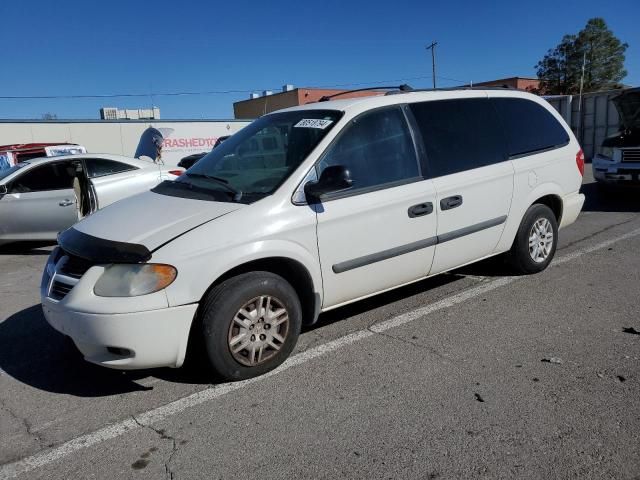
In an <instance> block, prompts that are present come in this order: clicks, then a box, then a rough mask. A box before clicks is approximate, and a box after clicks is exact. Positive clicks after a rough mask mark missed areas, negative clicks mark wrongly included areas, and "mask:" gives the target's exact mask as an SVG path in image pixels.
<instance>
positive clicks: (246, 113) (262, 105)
mask: <svg viewBox="0 0 640 480" xmlns="http://www.w3.org/2000/svg"><path fill="white" fill-rule="evenodd" d="M342 92H348V90H340V89H331V88H329V89H327V88H295V87H294V86H293V85H285V86H283V87H282V92H278V93H273V92H272V91H271V90H265V91H264V92H262V94H257V93H252V94H251V97H250V98H249V99H248V100H242V101H240V102H235V103H234V104H233V114H234V116H235V118H238V119H247V118H258V117H260V116H262V115H265V114H267V113H270V112H273V111H275V110H280V109H281V108H288V107H296V106H298V105H304V104H306V103H312V102H317V101H318V100H320V99H321V98H322V97H324V96H330V95H335V94H336V93H342ZM383 94H384V92H381V91H379V90H367V91H362V92H349V93H346V94H345V95H340V97H338V98H354V97H370V96H372V95H383Z"/></svg>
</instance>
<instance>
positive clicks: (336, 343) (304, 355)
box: [0, 228, 640, 479]
mask: <svg viewBox="0 0 640 480" xmlns="http://www.w3.org/2000/svg"><path fill="white" fill-rule="evenodd" d="M638 235H640V228H638V229H636V230H633V231H631V232H628V233H625V234H624V235H620V236H618V237H615V238H612V239H610V240H606V241H604V242H601V243H598V244H596V245H592V246H590V247H584V248H581V249H578V250H575V251H573V252H571V253H568V254H567V255H564V256H562V257H560V258H558V259H557V260H554V261H553V262H552V263H551V267H553V266H557V265H562V264H563V263H566V262H569V261H571V260H575V259H576V258H578V257H581V256H583V255H585V254H588V253H592V252H595V251H597V250H602V249H603V248H607V247H609V246H611V245H613V244H614V243H617V242H620V241H622V240H627V239H629V238H632V237H636V236H638ZM523 278H528V277H526V276H521V277H502V278H498V279H496V280H493V281H490V282H487V283H484V284H481V285H478V286H476V287H472V288H470V289H468V290H465V291H463V292H461V293H458V294H456V295H453V296H451V297H448V298H445V299H443V300H440V301H438V302H435V303H432V304H429V305H426V306H424V307H421V308H418V309H416V310H412V311H410V312H407V313H403V314H402V315H398V316H397V317H393V318H391V319H389V320H386V321H384V322H380V323H377V324H375V325H373V326H372V327H370V328H369V329H366V330H360V331H357V332H354V333H351V334H349V335H345V336H343V337H340V338H338V339H336V340H333V341H331V342H328V343H325V344H322V345H319V346H317V347H314V348H311V349H309V350H306V351H304V352H301V353H299V354H297V355H294V356H293V357H291V358H289V359H288V360H287V361H286V362H284V363H283V364H282V365H281V366H280V367H278V368H277V369H275V370H273V371H271V372H269V373H267V374H265V375H262V376H260V377H257V378H252V379H250V380H244V381H242V382H235V383H225V384H221V385H215V386H213V387H210V388H207V389H205V390H202V391H200V392H196V393H194V394H192V395H189V396H187V397H183V398H180V399H178V400H175V401H173V402H171V403H168V404H166V405H163V406H161V407H157V408H154V409H152V410H149V411H147V412H145V413H142V414H140V415H137V416H136V417H131V418H128V419H126V420H123V421H121V422H118V423H115V424H112V425H108V426H106V427H103V428H101V429H99V430H97V431H95V432H92V433H88V434H86V435H82V436H80V437H76V438H74V439H72V440H69V441H68V442H65V443H63V444H62V445H60V446H58V447H56V448H53V449H51V450H49V451H45V452H42V453H37V454H35V455H32V456H30V457H26V458H23V459H21V460H18V461H16V462H13V463H8V464H5V465H3V466H1V467H0V479H10V478H15V477H17V476H18V475H21V474H23V473H27V472H29V471H31V470H34V469H36V468H39V467H42V466H44V465H47V464H49V463H52V462H55V461H57V460H60V459H62V458H64V457H66V456H68V455H70V454H72V453H73V452H76V451H78V450H82V449H84V448H87V447H90V446H92V445H96V444H98V443H102V442H104V441H106V440H110V439H112V438H116V437H119V436H121V435H123V434H125V433H126V432H128V431H130V430H134V429H137V428H141V426H146V425H152V424H154V423H157V422H160V421H162V420H164V419H166V418H168V417H170V416H173V415H176V414H178V413H181V412H183V411H185V410H187V409H188V408H191V407H194V406H196V405H200V404H203V403H205V402H209V401H211V400H214V399H216V398H218V397H221V396H223V395H226V394H227V393H230V392H233V391H235V390H239V389H241V388H244V387H246V386H248V385H251V384H253V383H256V382H260V381H263V380H265V379H267V378H269V377H272V376H274V375H278V374H280V373H282V372H284V371H286V370H288V369H290V368H291V367H294V366H297V365H301V364H303V363H306V362H308V361H310V360H312V359H314V358H317V357H320V356H322V355H326V354H327V353H330V352H333V351H336V350H338V349H340V348H343V347H345V346H347V345H351V344H353V343H355V342H359V341H361V340H364V339H365V338H369V337H371V336H373V335H375V334H376V333H380V332H384V331H387V330H389V329H392V328H396V327H399V326H401V325H405V324H407V323H409V322H412V321H414V320H417V319H418V318H422V317H424V316H426V315H429V314H431V313H433V312H436V311H438V310H443V309H445V308H449V307H452V306H454V305H457V304H460V303H462V302H465V301H467V300H470V299H472V298H475V297H478V296H480V295H484V294H486V293H487V292H490V291H492V290H495V289H497V288H500V287H503V286H505V285H508V284H510V283H513V282H515V281H516V280H519V279H523Z"/></svg>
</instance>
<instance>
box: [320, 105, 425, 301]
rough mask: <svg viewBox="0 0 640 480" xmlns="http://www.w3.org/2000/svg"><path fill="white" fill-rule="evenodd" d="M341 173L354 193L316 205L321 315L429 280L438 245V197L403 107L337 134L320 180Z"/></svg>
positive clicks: (358, 120) (367, 115) (362, 119)
mask: <svg viewBox="0 0 640 480" xmlns="http://www.w3.org/2000/svg"><path fill="white" fill-rule="evenodd" d="M329 165H343V166H345V167H346V168H347V169H348V170H349V171H350V173H351V178H352V179H353V186H352V188H351V189H349V190H347V191H345V192H342V193H340V192H338V193H337V194H334V195H333V196H329V197H328V198H326V199H323V201H322V203H320V204H318V205H315V209H316V215H317V235H318V249H319V255H320V263H321V269H322V276H323V285H324V302H323V308H325V309H326V308H330V307H335V306H338V305H340V304H342V303H345V302H348V301H350V300H354V299H356V298H361V297H364V296H367V295H371V294H374V293H377V292H380V291H383V290H386V289H390V288H393V287H395V286H398V285H401V284H404V283H408V282H411V281H414V280H416V279H419V278H422V277H425V276H426V275H427V274H428V272H429V269H430V267H431V262H432V260H433V254H434V245H435V241H436V212H435V206H434V205H435V201H436V192H435V188H434V185H433V183H432V181H431V180H425V179H424V178H423V176H422V172H421V168H420V165H419V162H418V159H417V156H416V149H415V146H414V143H413V140H412V137H411V134H410V133H409V129H408V127H407V122H406V119H405V115H404V113H403V111H402V109H401V108H400V107H396V106H394V107H390V108H384V109H378V110H374V111H371V112H368V113H365V114H363V115H361V116H359V117H357V118H356V119H355V120H353V121H352V122H351V123H350V124H349V125H348V126H346V127H345V128H344V130H343V131H342V132H341V133H340V134H339V136H338V137H337V139H336V140H335V141H334V142H333V144H332V145H331V146H330V147H329V148H328V150H327V152H326V153H325V154H324V155H323V157H322V158H321V159H320V161H319V162H318V165H317V168H318V174H320V173H321V172H322V170H323V169H324V168H326V167H327V166H329Z"/></svg>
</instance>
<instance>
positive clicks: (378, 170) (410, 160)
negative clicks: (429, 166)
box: [318, 107, 420, 192]
mask: <svg viewBox="0 0 640 480" xmlns="http://www.w3.org/2000/svg"><path fill="white" fill-rule="evenodd" d="M331 165H343V166H345V167H346V168H347V169H348V170H349V171H350V172H351V178H352V180H353V189H352V190H351V191H354V192H355V191H358V190H362V189H373V188H376V187H380V186H382V185H386V184H394V183H396V182H402V181H406V180H410V179H413V178H417V177H419V176H420V170H419V168H418V160H417V158H416V152H415V148H414V145H413V140H412V138H411V134H410V133H409V129H408V126H407V122H406V120H405V117H404V113H402V111H401V110H400V109H399V108H397V107H393V108H385V109H381V110H374V111H372V112H369V113H365V114H363V115H361V116H359V117H357V118H356V119H355V120H353V121H352V123H351V124H350V125H349V126H347V127H345V130H344V132H343V133H342V134H341V135H340V137H338V140H337V141H336V142H335V143H334V144H333V145H331V147H329V149H328V150H327V152H326V153H325V155H324V156H323V157H322V159H321V160H320V162H319V164H318V174H321V173H322V170H324V169H325V168H326V167H328V166H331Z"/></svg>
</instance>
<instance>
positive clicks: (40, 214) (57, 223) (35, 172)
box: [0, 161, 78, 240]
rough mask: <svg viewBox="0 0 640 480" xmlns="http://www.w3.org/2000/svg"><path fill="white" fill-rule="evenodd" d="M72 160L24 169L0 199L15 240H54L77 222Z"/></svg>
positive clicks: (7, 228) (8, 232) (9, 233)
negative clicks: (59, 233)
mask: <svg viewBox="0 0 640 480" xmlns="http://www.w3.org/2000/svg"><path fill="white" fill-rule="evenodd" d="M74 168H75V167H74V166H73V165H72V163H71V162H68V161H67V162H55V163H46V164H44V165H39V166H35V167H33V168H30V169H28V170H26V171H24V172H23V173H22V174H21V175H20V176H19V177H18V178H16V179H14V180H13V181H12V182H11V184H10V186H9V193H8V194H6V195H4V196H3V197H2V199H0V203H1V204H2V205H1V207H0V208H2V210H3V212H4V213H5V214H6V215H4V217H5V218H7V219H8V221H7V222H6V225H4V226H3V227H2V230H3V235H4V236H6V237H7V238H11V239H15V240H53V239H55V238H56V236H57V234H58V232H60V231H62V230H65V229H67V228H69V227H70V226H71V225H73V224H74V223H76V222H77V221H78V212H77V208H76V198H75V194H74V190H73V170H74Z"/></svg>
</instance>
